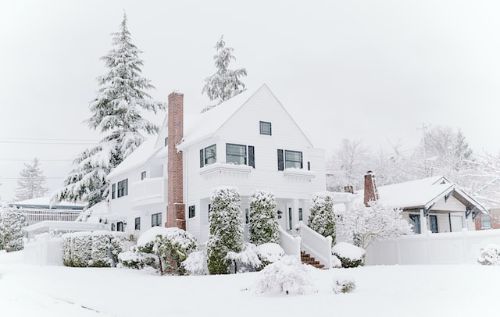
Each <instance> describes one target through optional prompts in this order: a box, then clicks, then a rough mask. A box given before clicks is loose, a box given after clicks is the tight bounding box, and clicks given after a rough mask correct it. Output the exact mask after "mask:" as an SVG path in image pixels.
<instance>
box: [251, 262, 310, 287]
mask: <svg viewBox="0 0 500 317" xmlns="http://www.w3.org/2000/svg"><path fill="white" fill-rule="evenodd" d="M254 290H255V292H256V293H257V294H272V295H300V294H308V293H311V292H314V291H315V287H314V285H313V283H312V279H311V277H310V276H309V272H308V271H307V269H306V268H305V265H303V264H302V263H300V262H299V261H298V260H297V259H295V258H293V257H290V256H285V257H283V258H282V259H281V260H280V261H278V262H275V263H273V264H270V265H268V266H267V267H266V268H265V269H263V270H262V271H261V272H260V273H259V277H258V280H257V283H256V285H255V287H254Z"/></svg>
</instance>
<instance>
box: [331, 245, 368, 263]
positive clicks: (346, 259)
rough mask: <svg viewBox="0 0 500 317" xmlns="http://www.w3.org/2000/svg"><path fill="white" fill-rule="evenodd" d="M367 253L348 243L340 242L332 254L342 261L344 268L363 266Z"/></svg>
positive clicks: (334, 247)
mask: <svg viewBox="0 0 500 317" xmlns="http://www.w3.org/2000/svg"><path fill="white" fill-rule="evenodd" d="M365 253H366V252H365V250H364V249H362V248H360V247H357V246H355V245H353V244H350V243H347V242H339V243H337V244H336V245H335V246H333V248H332V254H333V255H335V256H336V257H337V258H338V259H339V260H340V262H341V263H342V267H344V268H349V267H357V266H360V265H363V262H364V259H365Z"/></svg>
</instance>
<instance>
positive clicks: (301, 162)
mask: <svg viewBox="0 0 500 317" xmlns="http://www.w3.org/2000/svg"><path fill="white" fill-rule="evenodd" d="M300 168H304V160H303V159H302V152H300Z"/></svg>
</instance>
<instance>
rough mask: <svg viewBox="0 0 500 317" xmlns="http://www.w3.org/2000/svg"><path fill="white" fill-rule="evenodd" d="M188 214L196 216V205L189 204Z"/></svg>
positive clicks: (192, 216)
mask: <svg viewBox="0 0 500 317" xmlns="http://www.w3.org/2000/svg"><path fill="white" fill-rule="evenodd" d="M188 214H189V218H194V217H195V216H196V207H195V206H194V205H193V206H189V208H188Z"/></svg>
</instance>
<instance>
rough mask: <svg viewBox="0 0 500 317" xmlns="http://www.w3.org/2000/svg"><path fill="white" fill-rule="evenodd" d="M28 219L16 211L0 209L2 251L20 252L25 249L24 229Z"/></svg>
mask: <svg viewBox="0 0 500 317" xmlns="http://www.w3.org/2000/svg"><path fill="white" fill-rule="evenodd" d="M26 224H27V223H26V217H25V216H24V215H22V214H21V213H18V212H16V211H15V210H7V209H3V208H1V207H0V250H5V251H7V252H11V251H19V250H22V249H23V248H24V243H23V236H24V234H23V227H25V226H26Z"/></svg>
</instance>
